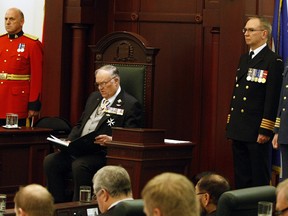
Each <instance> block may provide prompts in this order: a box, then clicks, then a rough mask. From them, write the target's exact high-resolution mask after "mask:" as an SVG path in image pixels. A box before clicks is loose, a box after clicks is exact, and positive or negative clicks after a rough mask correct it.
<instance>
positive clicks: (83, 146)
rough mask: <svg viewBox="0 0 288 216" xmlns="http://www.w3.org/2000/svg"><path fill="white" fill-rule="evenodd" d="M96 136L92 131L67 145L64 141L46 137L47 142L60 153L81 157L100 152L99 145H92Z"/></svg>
mask: <svg viewBox="0 0 288 216" xmlns="http://www.w3.org/2000/svg"><path fill="white" fill-rule="evenodd" d="M96 136H97V133H96V132H95V131H93V132H91V133H88V134H86V135H85V136H82V137H79V138H77V139H75V140H73V141H71V142H70V143H69V144H67V143H66V144H65V141H62V140H59V139H57V138H56V139H55V137H54V136H51V137H47V140H49V141H50V142H51V143H53V145H55V146H56V148H58V149H60V150H61V151H67V152H68V153H69V154H71V155H73V156H82V155H87V154H91V153H93V152H95V151H99V150H101V147H100V145H99V144H94V141H95V137H96Z"/></svg>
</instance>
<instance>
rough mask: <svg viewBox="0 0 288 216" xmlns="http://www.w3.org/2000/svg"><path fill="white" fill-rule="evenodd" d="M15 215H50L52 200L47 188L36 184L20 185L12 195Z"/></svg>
mask: <svg viewBox="0 0 288 216" xmlns="http://www.w3.org/2000/svg"><path fill="white" fill-rule="evenodd" d="M14 203H15V212H16V215H17V216H18V215H23V213H25V214H26V215H28V216H38V215H39V216H40V215H41V216H52V215H53V213H54V200H53V197H52V195H51V194H50V193H49V192H48V190H47V189H46V188H45V187H43V186H41V185H38V184H30V185H28V186H26V187H21V188H20V189H19V191H18V192H17V193H16V195H15V197H14Z"/></svg>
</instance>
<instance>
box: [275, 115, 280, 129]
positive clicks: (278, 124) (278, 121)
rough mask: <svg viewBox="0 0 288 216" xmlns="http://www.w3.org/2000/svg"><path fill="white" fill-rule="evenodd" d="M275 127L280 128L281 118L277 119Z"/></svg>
mask: <svg viewBox="0 0 288 216" xmlns="http://www.w3.org/2000/svg"><path fill="white" fill-rule="evenodd" d="M274 126H275V127H277V128H279V127H280V118H279V117H277V118H276V122H275V125H274Z"/></svg>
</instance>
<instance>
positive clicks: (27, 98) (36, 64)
mask: <svg viewBox="0 0 288 216" xmlns="http://www.w3.org/2000/svg"><path fill="white" fill-rule="evenodd" d="M42 64H43V47H42V44H41V42H40V41H39V40H38V39H36V38H32V37H30V36H27V35H25V34H24V35H22V36H19V37H18V38H14V39H11V38H9V37H8V35H7V34H5V35H2V36H0V73H8V74H16V75H30V80H3V79H0V103H1V105H0V119H5V118H6V113H16V114H18V116H19V118H20V119H21V118H22V119H23V118H26V117H27V116H28V110H34V111H39V110H40V107H41V103H40V95H41V89H42Z"/></svg>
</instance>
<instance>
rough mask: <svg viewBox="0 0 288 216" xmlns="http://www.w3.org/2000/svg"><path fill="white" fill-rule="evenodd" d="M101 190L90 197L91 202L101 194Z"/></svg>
mask: <svg viewBox="0 0 288 216" xmlns="http://www.w3.org/2000/svg"><path fill="white" fill-rule="evenodd" d="M103 190H104V189H103V188H101V189H100V190H98V191H97V192H96V193H94V194H93V196H92V200H97V197H98V196H99V195H100V194H101V193H102V192H103Z"/></svg>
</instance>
